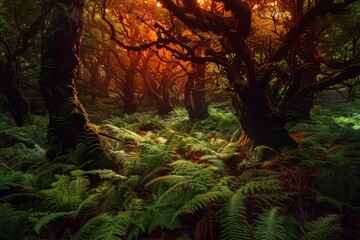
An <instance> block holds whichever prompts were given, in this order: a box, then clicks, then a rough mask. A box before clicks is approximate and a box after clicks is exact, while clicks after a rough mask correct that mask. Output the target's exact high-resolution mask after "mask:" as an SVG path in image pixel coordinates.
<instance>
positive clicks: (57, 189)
mask: <svg viewBox="0 0 360 240" xmlns="http://www.w3.org/2000/svg"><path fill="white" fill-rule="evenodd" d="M55 177H56V179H57V181H55V182H53V183H52V184H51V187H52V188H51V189H45V190H42V191H41V193H42V194H43V195H44V196H45V200H44V203H46V205H47V206H48V207H49V208H50V209H53V210H57V209H62V210H72V209H76V208H77V207H78V206H79V205H80V203H81V202H82V200H83V198H84V196H85V194H86V192H87V191H88V189H89V185H90V181H89V179H88V178H87V177H85V176H83V175H82V174H78V172H77V171H73V172H71V176H67V175H56V176H55Z"/></svg>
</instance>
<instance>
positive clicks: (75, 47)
mask: <svg viewBox="0 0 360 240" xmlns="http://www.w3.org/2000/svg"><path fill="white" fill-rule="evenodd" d="M83 5H84V2H83V0H58V1H55V2H54V6H53V9H52V14H51V16H50V18H49V22H48V24H47V27H46V31H45V33H44V36H43V39H42V45H41V79H40V86H41V93H42V95H43V98H44V100H45V103H46V106H47V108H48V111H49V126H48V144H49V150H48V157H49V158H50V159H51V160H56V159H58V158H59V157H61V156H63V155H66V154H67V153H69V152H71V151H74V150H75V149H79V151H80V149H81V150H82V151H80V153H82V154H83V156H82V159H80V160H81V161H87V160H94V161H95V160H96V161H98V162H96V163H93V164H94V165H97V166H99V165H100V166H101V164H99V161H101V160H104V156H103V155H102V153H103V151H102V149H101V147H100V146H99V139H98V135H97V133H96V131H95V129H94V128H93V126H92V125H91V124H90V122H89V121H88V118H87V113H86V111H85V109H84V107H83V106H82V105H81V103H80V102H79V99H78V98H77V91H76V86H75V78H76V75H77V70H78V64H79V47H80V43H81V35H82V29H83V20H82V14H83V7H84V6H83ZM80 163H84V162H80Z"/></svg>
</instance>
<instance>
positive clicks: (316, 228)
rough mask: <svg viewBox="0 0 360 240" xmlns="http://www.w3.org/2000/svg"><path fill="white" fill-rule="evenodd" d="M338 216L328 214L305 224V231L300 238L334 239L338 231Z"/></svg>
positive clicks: (315, 239) (302, 239) (313, 239)
mask: <svg viewBox="0 0 360 240" xmlns="http://www.w3.org/2000/svg"><path fill="white" fill-rule="evenodd" d="M339 220H340V216H339V215H337V214H329V215H327V216H324V217H319V218H317V219H315V220H313V221H311V222H308V223H306V224H305V233H304V235H303V236H302V238H301V240H327V239H335V236H336V235H338V234H339V232H340V222H339Z"/></svg>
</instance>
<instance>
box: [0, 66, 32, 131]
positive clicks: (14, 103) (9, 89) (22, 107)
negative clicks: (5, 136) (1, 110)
mask: <svg viewBox="0 0 360 240" xmlns="http://www.w3.org/2000/svg"><path fill="white" fill-rule="evenodd" d="M14 74H15V71H14V68H13V66H12V65H11V63H10V62H9V61H7V62H6V63H5V64H3V63H2V62H0V87H1V90H2V92H3V94H4V95H5V97H6V99H7V101H8V103H9V106H10V113H11V115H12V117H13V119H14V121H15V124H16V125H17V126H22V125H23V124H24V122H25V119H24V118H26V117H27V114H28V113H29V103H28V102H27V101H26V99H25V97H24V96H23V94H22V93H21V90H20V89H19V87H18V86H16V85H15V83H14V81H13V78H14Z"/></svg>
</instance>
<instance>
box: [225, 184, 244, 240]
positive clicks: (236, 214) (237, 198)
mask: <svg viewBox="0 0 360 240" xmlns="http://www.w3.org/2000/svg"><path fill="white" fill-rule="evenodd" d="M222 213H223V216H222V217H221V229H222V230H221V237H222V239H225V240H227V239H229V240H232V239H250V229H249V227H250V224H249V223H248V222H247V220H246V206H245V196H244V195H243V193H242V192H241V191H237V192H235V193H234V194H232V195H231V196H230V198H229V201H228V202H226V203H225V204H224V206H223V209H222Z"/></svg>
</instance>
